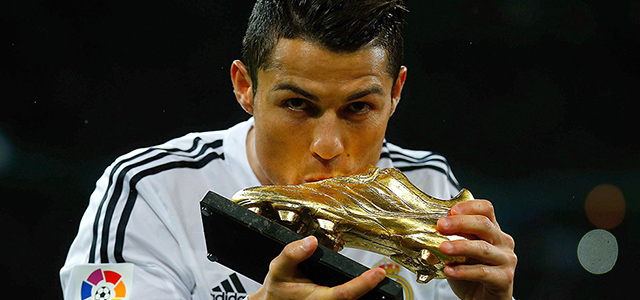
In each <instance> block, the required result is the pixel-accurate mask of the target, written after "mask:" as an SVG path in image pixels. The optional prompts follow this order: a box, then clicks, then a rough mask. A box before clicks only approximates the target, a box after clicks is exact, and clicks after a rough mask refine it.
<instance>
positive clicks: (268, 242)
mask: <svg viewBox="0 0 640 300" xmlns="http://www.w3.org/2000/svg"><path fill="white" fill-rule="evenodd" d="M200 207H201V210H202V224H203V226H204V233H205V238H206V243H207V252H208V253H209V260H211V261H215V262H218V263H220V264H222V265H225V266H226V267H228V268H230V269H233V270H235V271H236V272H239V273H241V274H243V275H245V276H247V277H249V278H251V279H252V280H254V281H256V282H263V281H264V278H265V277H266V275H267V272H268V271H269V264H270V263H271V260H272V259H274V258H275V257H276V256H278V255H279V254H280V252H281V251H282V249H283V248H284V246H285V245H286V244H288V243H290V242H293V241H296V240H299V239H301V238H303V236H301V235H299V234H297V233H295V232H293V231H291V230H289V229H288V228H286V227H284V226H282V225H280V224H278V223H276V222H273V221H271V220H269V219H267V218H265V217H263V216H260V215H258V214H256V213H253V212H251V211H249V210H247V209H245V208H243V207H241V206H239V205H238V204H236V203H234V202H233V201H231V200H229V199H227V198H224V197H222V196H220V195H218V194H216V193H214V192H208V193H207V195H206V196H205V197H204V198H203V199H202V201H201V202H200ZM298 270H299V271H300V272H302V273H303V274H304V275H305V276H306V277H307V278H309V279H311V280H313V282H315V283H316V284H319V285H322V286H329V287H332V286H336V285H340V284H343V283H345V282H347V281H349V280H351V279H353V278H355V277H357V276H359V275H360V274H362V273H364V272H365V271H367V270H368V268H367V267H365V266H363V265H361V264H359V263H357V262H355V261H353V260H351V259H349V258H347V257H345V256H343V255H341V254H339V253H336V252H334V251H332V250H330V249H329V248H326V247H324V246H322V245H319V246H318V248H317V249H316V251H315V252H314V253H313V255H312V256H311V258H309V259H307V260H305V261H304V262H302V263H300V264H299V265H298ZM360 299H371V300H373V299H375V300H379V299H386V300H391V299H402V286H401V285H400V284H399V283H397V282H395V281H393V280H390V279H389V278H385V279H384V281H382V282H381V283H380V284H379V285H378V286H377V287H376V288H375V289H373V290H372V291H370V292H369V293H368V294H366V295H365V296H363V297H362V298H360Z"/></svg>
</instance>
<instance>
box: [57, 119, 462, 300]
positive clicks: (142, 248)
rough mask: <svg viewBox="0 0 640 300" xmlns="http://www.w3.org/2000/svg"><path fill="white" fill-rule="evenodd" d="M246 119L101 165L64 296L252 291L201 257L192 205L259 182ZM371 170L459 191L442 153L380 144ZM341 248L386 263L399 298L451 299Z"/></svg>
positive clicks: (443, 194) (424, 186)
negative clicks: (391, 170) (248, 147)
mask: <svg viewBox="0 0 640 300" xmlns="http://www.w3.org/2000/svg"><path fill="white" fill-rule="evenodd" d="M252 126H253V119H250V120H248V121H246V122H242V123H240V124H238V125H236V126H234V127H232V128H230V129H227V130H222V131H213V132H204V133H191V134H187V135H185V136H183V137H180V138H177V139H174V140H171V141H169V142H167V143H165V144H163V145H160V146H156V147H150V148H144V149H138V150H136V151H133V152H131V153H129V154H127V155H124V156H122V157H120V158H118V159H117V160H116V161H115V162H114V163H113V164H112V165H110V166H109V167H107V169H106V171H105V173H104V174H103V175H102V177H101V178H100V179H99V180H98V182H97V184H96V189H95V191H94V192H93V194H92V195H91V198H90V202H89V206H88V208H87V210H86V212H85V214H84V216H83V217H82V220H81V222H80V227H79V232H78V235H77V237H76V238H75V240H74V242H73V244H72V245H71V249H70V250H69V254H68V257H67V260H66V263H65V265H64V266H63V267H62V269H61V270H60V278H61V283H62V288H63V292H64V298H65V299H67V300H71V299H86V298H87V297H89V296H90V297H91V299H99V297H100V296H102V297H103V298H104V299H114V298H117V299H223V300H227V299H237V300H240V299H244V298H246V296H247V295H249V294H251V293H253V292H255V291H256V290H257V289H258V288H259V287H260V284H259V283H257V282H254V281H252V280H251V279H248V278H247V277H245V276H243V275H242V274H239V273H237V272H235V271H234V270H231V269H228V268H226V267H224V266H222V265H220V264H218V263H214V262H211V261H209V260H208V259H207V252H206V246H205V238H204V233H203V229H202V223H201V217H200V205H199V202H200V200H202V198H203V197H204V195H205V194H206V193H207V191H210V190H211V191H215V192H216V193H218V194H220V195H222V196H225V197H227V198H230V197H231V196H232V195H233V194H234V193H235V192H236V191H238V190H240V189H243V188H247V187H251V186H257V185H260V182H259V181H258V179H257V178H256V175H255V174H254V173H253V171H252V169H251V167H250V165H249V161H248V158H247V153H246V144H245V143H246V137H247V133H248V131H249V129H250V128H251V127H252ZM378 167H383V168H387V167H395V168H398V169H400V170H401V171H403V172H404V173H405V174H406V175H407V177H408V178H409V179H410V180H411V181H412V182H413V183H414V184H416V186H418V187H419V188H420V189H421V190H423V191H424V192H426V193H428V194H430V195H432V196H434V197H437V198H443V199H449V198H451V197H452V196H454V195H456V194H457V193H458V191H459V186H458V183H457V181H456V179H455V178H454V176H453V175H452V173H451V171H450V169H449V166H448V164H447V162H446V160H445V159H444V158H443V157H442V156H440V155H437V154H434V153H432V152H427V151H412V150H405V149H402V148H399V147H397V146H395V145H392V144H390V143H386V142H385V144H384V146H383V148H382V153H381V156H380V161H379V162H378ZM220 230H224V228H221V229H220ZM221 242H225V243H232V242H233V241H221ZM341 253H342V254H344V255H346V256H348V257H350V258H352V259H354V260H355V261H358V262H360V263H362V264H363V265H365V266H367V267H375V266H383V267H386V268H387V270H388V274H389V277H391V278H394V279H396V280H397V281H398V282H400V283H401V284H402V285H403V288H404V293H405V299H441V300H442V299H457V297H455V295H454V294H453V292H452V291H451V289H450V287H449V285H448V283H447V281H446V280H432V281H431V282H429V283H428V284H419V283H417V282H416V280H415V274H413V273H411V272H410V271H408V270H406V269H404V268H401V267H399V266H398V265H396V264H394V263H393V262H392V261H390V260H389V259H385V257H383V256H381V255H378V254H375V253H371V252H366V251H362V250H355V249H345V250H343V251H342V252H341ZM109 297H110V298H109Z"/></svg>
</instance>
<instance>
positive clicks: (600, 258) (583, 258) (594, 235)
mask: <svg viewBox="0 0 640 300" xmlns="http://www.w3.org/2000/svg"><path fill="white" fill-rule="evenodd" d="M578 260H579V261H580V264H581V265H582V267H583V268H584V269H585V270H587V271H588V272H589V273H592V274H597V275H599V274H604V273H607V272H609V271H611V269H613V266H614V265H615V264H616V261H617V260H618V241H617V240H616V237H615V236H613V234H611V233H610V232H608V231H606V230H603V229H594V230H591V231H589V232H587V234H585V235H584V236H583V237H582V239H581V240H580V243H578Z"/></svg>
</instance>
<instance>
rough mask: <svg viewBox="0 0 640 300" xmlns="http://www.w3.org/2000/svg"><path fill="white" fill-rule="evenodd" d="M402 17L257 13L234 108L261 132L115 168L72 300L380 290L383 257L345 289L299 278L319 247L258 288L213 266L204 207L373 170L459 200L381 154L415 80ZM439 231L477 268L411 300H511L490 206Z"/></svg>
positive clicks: (422, 168)
mask: <svg viewBox="0 0 640 300" xmlns="http://www.w3.org/2000/svg"><path fill="white" fill-rule="evenodd" d="M403 13H404V7H403V6H402V4H401V1H383V0H368V1H365V0H351V1H328V0H316V1H267V0H265V1H261V0H259V1H257V3H256V5H255V7H254V10H253V12H252V15H251V17H250V20H249V26H248V29H247V33H246V35H245V38H244V42H243V47H244V49H243V57H244V58H243V60H244V63H243V62H241V61H234V62H233V64H232V66H231V79H232V83H233V86H234V91H235V95H236V98H237V100H238V102H239V103H240V105H241V106H242V108H243V109H244V110H245V111H247V112H248V113H249V114H251V115H252V118H251V119H250V120H248V121H246V122H242V123H240V124H238V125H236V126H234V127H232V128H230V129H228V130H224V131H215V132H204V133H193V134H189V135H187V136H185V137H181V138H178V139H175V140H172V141H170V142H168V143H166V144H164V145H160V146H157V147H151V148H146V149H139V150H136V151H134V152H132V153H129V154H127V155H125V156H123V157H121V158H119V159H118V160H116V162H114V164H112V165H111V166H109V167H108V168H107V170H106V171H105V174H104V175H103V176H102V178H100V180H99V181H98V183H97V187H96V190H95V192H94V193H93V194H92V196H91V201H90V204H89V207H88V209H87V212H86V213H85V215H84V217H83V219H82V221H81V224H80V231H79V233H78V236H77V238H76V240H75V241H74V243H73V245H72V247H71V249H70V251H69V255H68V258H67V262H66V263H65V266H64V267H63V268H62V270H61V281H62V285H63V289H64V293H65V297H66V299H76V298H82V299H85V296H86V297H89V296H91V297H94V296H97V297H106V296H109V295H110V296H112V297H113V295H115V296H117V297H119V298H124V297H130V299H138V298H141V299H160V298H162V299H211V298H213V299H229V298H230V297H231V296H232V297H233V298H235V299H244V298H245V297H247V295H249V296H248V297H249V298H250V299H252V300H258V299H279V298H285V299H305V298H309V299H311V298H313V299H356V298H358V297H360V296H362V295H363V294H365V293H366V292H367V291H369V290H371V289H372V288H373V287H375V286H376V285H377V284H378V283H379V282H380V281H381V280H382V279H383V278H384V276H385V271H384V270H383V269H382V268H375V266H378V265H382V266H384V265H385V264H386V263H385V262H386V261H385V259H384V257H381V256H379V255H377V254H374V253H369V252H365V251H359V250H353V249H347V250H345V251H344V254H345V255H347V256H349V257H351V258H353V259H355V260H357V261H359V262H361V263H363V264H365V265H367V266H369V267H374V268H372V269H371V270H369V271H367V272H365V273H364V274H362V275H361V276H359V277H357V278H355V279H353V280H352V281H349V282H347V283H345V284H343V285H340V286H336V287H322V286H318V285H316V284H314V283H313V282H311V281H310V280H308V279H306V278H304V276H302V275H301V274H300V273H299V272H297V269H296V266H297V264H298V263H300V262H301V261H304V260H305V259H307V258H308V257H309V256H310V255H311V253H313V251H314V250H315V248H316V247H317V240H316V239H315V238H314V237H308V238H305V239H303V240H300V241H296V242H293V243H291V244H289V245H287V246H286V247H285V248H284V249H283V251H282V253H281V254H280V255H279V256H277V257H276V258H274V260H273V261H272V263H271V265H270V271H269V274H268V275H267V277H266V278H265V281H264V283H263V284H262V285H261V284H259V283H255V282H252V281H250V280H249V279H247V278H245V277H244V276H242V274H237V273H235V272H234V271H233V270H229V269H227V268H225V267H223V266H221V265H219V264H216V263H211V262H209V261H207V259H206V249H205V244H204V236H203V233H202V225H201V223H200V212H199V206H198V202H199V200H200V199H201V198H202V196H203V195H204V194H205V193H206V192H207V191H208V190H214V191H216V192H217V193H219V194H221V195H223V196H227V197H230V196H231V195H232V194H233V193H235V192H236V191H237V190H240V189H242V188H246V187H249V186H256V185H260V184H264V185H266V184H300V183H304V182H311V181H316V180H321V179H325V178H330V177H335V176H343V175H349V174H352V173H353V172H355V171H357V170H359V169H362V168H363V167H365V166H367V165H378V166H380V167H397V168H399V169H400V170H403V171H405V174H406V175H407V176H408V177H409V179H410V180H411V181H412V182H414V183H415V184H416V185H417V186H418V187H420V188H421V189H422V190H423V191H425V192H427V193H429V194H431V195H433V196H436V197H439V198H450V197H451V196H452V195H455V194H456V193H457V191H458V189H459V187H458V184H457V182H456V180H455V178H454V177H453V175H452V174H451V172H450V170H449V168H448V165H447V164H446V161H445V160H444V158H442V157H441V156H439V155H435V154H433V153H431V152H426V151H411V150H405V149H402V148H399V147H397V146H395V145H393V144H390V143H387V142H386V141H385V140H384V136H385V132H386V128H387V123H388V121H389V118H390V117H391V115H392V114H393V112H394V110H395V108H396V106H397V105H398V102H399V100H400V94H401V91H402V88H403V85H404V83H405V80H406V78H407V68H406V67H404V66H401V61H402V29H403V26H404V20H403ZM220 230H224V228H221V229H220ZM438 230H439V231H440V232H441V233H443V234H457V235H462V236H466V237H468V238H469V240H463V241H454V242H445V243H443V244H442V246H441V248H440V250H441V251H442V252H443V253H445V254H447V255H451V256H466V257H468V258H469V260H468V263H466V264H460V265H449V266H447V267H446V269H445V274H446V275H447V276H448V277H449V280H434V281H432V282H430V283H429V284H418V283H415V282H414V280H410V281H408V280H405V279H404V278H405V277H407V273H408V271H407V270H404V269H403V270H398V271H397V272H395V273H394V274H397V279H398V280H400V281H401V282H402V283H403V285H404V288H405V297H406V298H407V299H410V298H415V299H453V298H455V296H454V294H453V293H455V295H457V296H458V297H460V298H462V299H511V297H512V292H513V274H514V270H515V265H516V256H515V254H514V252H513V249H514V242H513V239H512V238H511V237H510V236H509V235H507V234H506V233H504V232H502V231H501V230H500V227H499V225H498V223H497V221H496V218H495V214H494V211H493V208H492V206H491V203H490V202H488V201H469V202H464V203H461V204H459V205H457V206H455V207H454V208H453V209H452V210H451V214H450V216H448V217H446V218H442V219H440V220H439V221H438ZM220 242H221V243H222V242H233V241H220ZM259 247H260V245H256V248H257V249H259ZM394 268H395V266H394ZM390 276H391V275H390ZM394 276H396V275H394ZM403 276H404V277H403ZM407 278H409V277H407ZM449 286H450V287H449ZM452 291H453V292H452ZM107 293H112V294H107ZM225 297H226V298H225Z"/></svg>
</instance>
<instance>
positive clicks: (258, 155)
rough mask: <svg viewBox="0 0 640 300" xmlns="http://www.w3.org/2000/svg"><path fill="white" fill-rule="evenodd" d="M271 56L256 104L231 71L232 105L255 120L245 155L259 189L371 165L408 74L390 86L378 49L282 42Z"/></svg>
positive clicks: (383, 54) (262, 73)
mask: <svg viewBox="0 0 640 300" xmlns="http://www.w3.org/2000/svg"><path fill="white" fill-rule="evenodd" d="M272 54H273V55H272V58H271V60H270V64H269V67H268V68H267V69H266V70H260V71H259V72H258V89H257V91H256V95H255V97H251V91H250V90H251V88H250V87H247V85H246V84H245V88H246V90H245V89H242V87H239V85H238V84H236V80H235V77H236V76H234V74H233V73H234V67H232V79H233V80H234V86H235V87H236V94H237V96H238V101H239V102H240V103H241V105H242V106H243V107H244V108H245V110H247V111H248V112H249V113H252V114H253V116H254V119H255V127H254V128H253V129H252V131H251V132H250V134H249V136H248V139H247V150H248V155H249V161H250V163H251V166H252V168H253V171H254V172H255V173H256V175H257V176H258V178H259V179H260V181H261V183H263V184H299V183H304V182H310V181H316V180H321V179H326V178H331V177H335V176H343V175H349V174H351V173H353V172H354V171H357V170H359V169H361V168H363V167H365V166H367V165H375V164H376V163H377V162H378V159H379V156H380V150H381V147H382V141H383V138H384V135H385V131H386V128H387V123H388V121H389V118H390V117H391V114H392V113H393V111H394V109H395V106H396V104H397V102H398V100H399V97H400V91H401V89H402V85H403V84H404V80H405V78H406V68H404V67H403V68H402V71H401V72H400V76H399V77H398V80H397V82H396V83H395V84H394V82H393V78H392V77H391V76H390V75H389V74H388V73H387V72H386V67H387V65H386V61H387V60H386V58H387V57H386V52H385V51H384V50H383V49H382V48H379V47H368V48H365V49H362V50H359V51H357V52H352V53H334V52H331V51H329V50H326V49H324V48H322V47H321V46H319V45H317V44H313V43H310V42H307V41H304V40H302V39H281V40H280V41H279V42H278V44H277V45H276V47H275V48H274V51H273V53H272ZM236 64H239V66H240V67H241V68H243V67H244V66H241V63H240V62H234V65H236ZM236 67H237V66H236ZM247 77H248V76H247ZM247 80H248V81H250V79H247ZM240 85H241V84H240ZM248 85H249V86H250V83H249V84H248ZM239 89H240V91H239ZM243 92H244V93H245V96H246V97H242V95H238V94H239V93H243Z"/></svg>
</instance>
